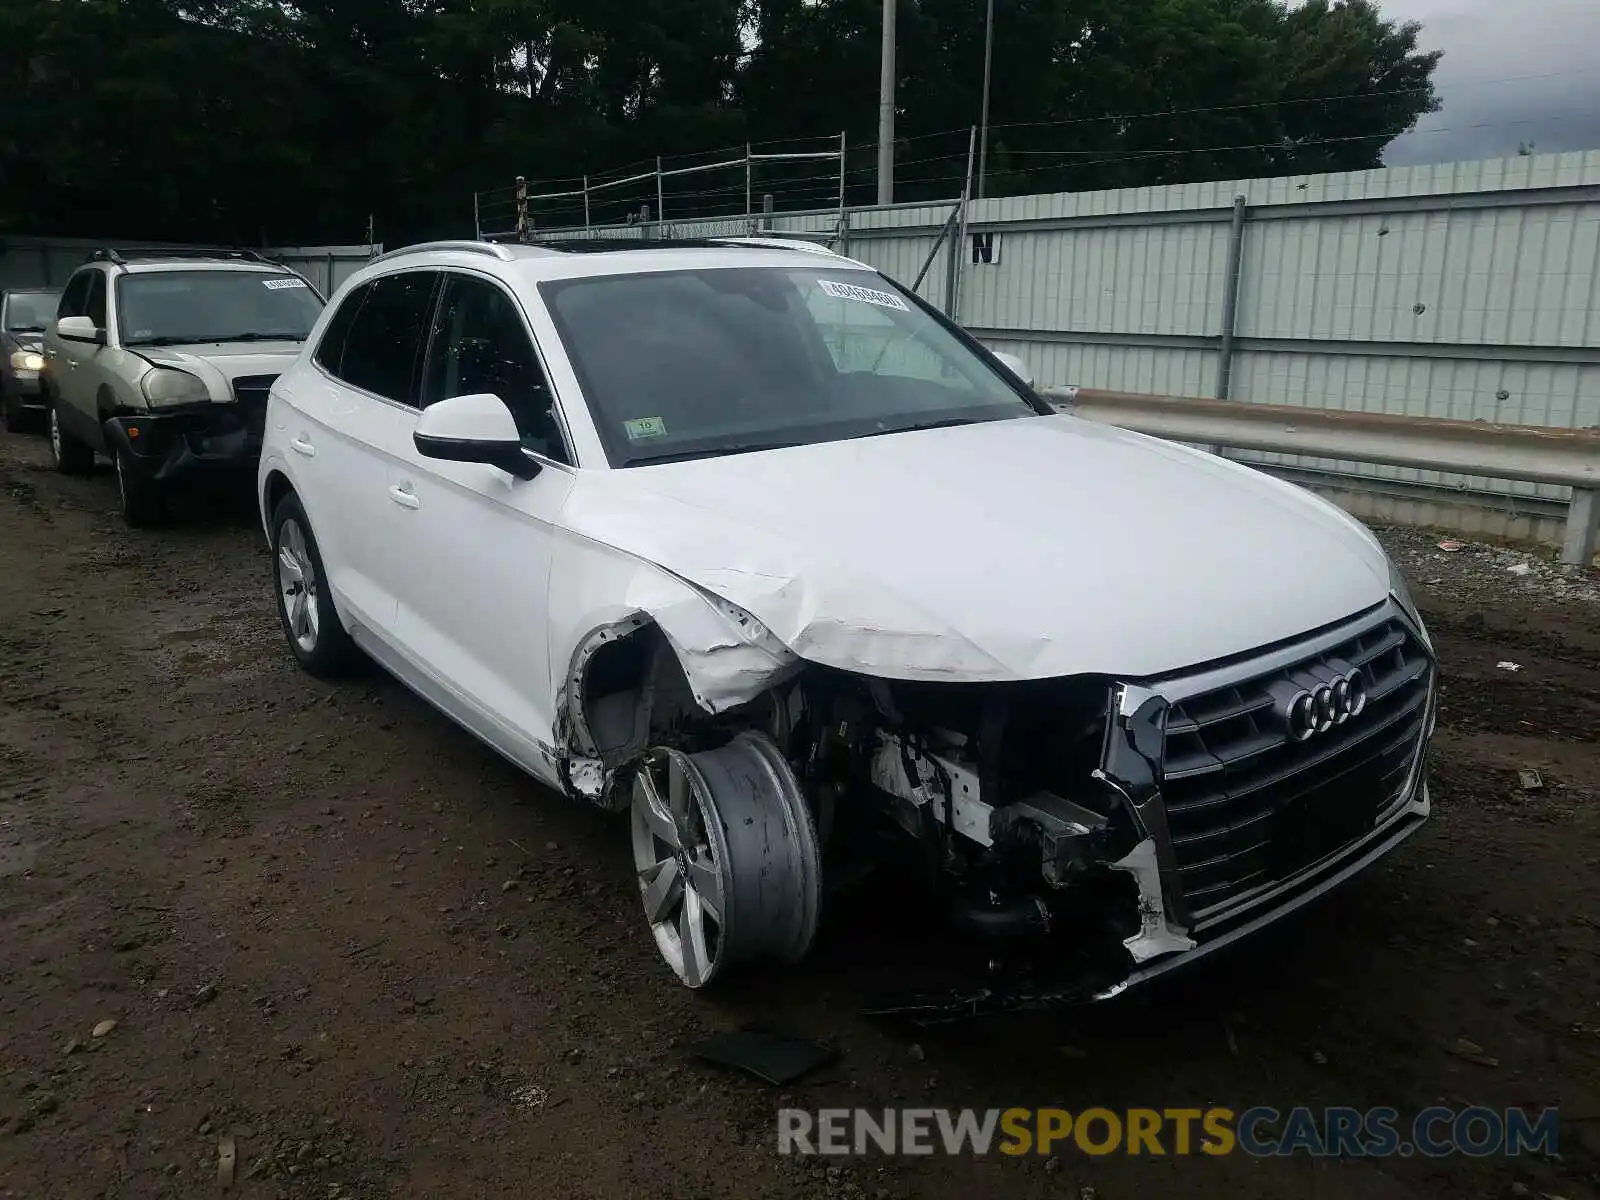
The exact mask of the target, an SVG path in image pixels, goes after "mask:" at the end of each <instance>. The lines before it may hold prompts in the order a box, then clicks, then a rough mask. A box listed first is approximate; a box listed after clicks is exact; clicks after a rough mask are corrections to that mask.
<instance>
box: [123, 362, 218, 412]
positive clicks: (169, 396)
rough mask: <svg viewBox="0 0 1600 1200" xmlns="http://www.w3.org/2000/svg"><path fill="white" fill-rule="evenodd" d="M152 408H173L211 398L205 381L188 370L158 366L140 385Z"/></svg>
mask: <svg viewBox="0 0 1600 1200" xmlns="http://www.w3.org/2000/svg"><path fill="white" fill-rule="evenodd" d="M139 386H140V387H142V388H143V389H144V398H145V399H146V400H148V401H150V407H151V408H173V407H176V406H177V405H179V404H203V403H205V402H206V401H207V400H210V399H211V392H210V390H209V389H207V387H206V385H205V381H204V380H202V379H201V378H200V377H199V376H197V375H191V374H189V372H187V371H174V370H171V369H169V368H167V367H157V368H156V369H155V370H154V371H151V372H150V373H149V374H148V375H146V376H145V377H144V380H143V381H142V382H141V383H140V385H139Z"/></svg>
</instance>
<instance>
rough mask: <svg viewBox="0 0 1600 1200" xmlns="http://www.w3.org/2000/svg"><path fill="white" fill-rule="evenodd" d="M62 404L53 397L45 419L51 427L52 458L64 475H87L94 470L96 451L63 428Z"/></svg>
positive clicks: (57, 468)
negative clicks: (60, 407)
mask: <svg viewBox="0 0 1600 1200" xmlns="http://www.w3.org/2000/svg"><path fill="white" fill-rule="evenodd" d="M60 403H61V402H60V401H59V400H56V399H55V398H54V397H52V398H51V400H50V414H49V416H48V417H46V418H45V419H46V421H47V422H48V424H49V427H50V457H51V459H53V460H54V462H55V464H56V470H58V471H60V472H61V473H62V474H63V475H87V474H88V473H89V472H90V471H92V470H94V450H93V448H92V447H90V446H89V444H88V443H87V442H80V441H79V440H78V439H77V438H75V437H73V436H72V435H71V434H70V433H68V432H67V431H66V430H65V429H63V428H61V413H60V409H59V406H60Z"/></svg>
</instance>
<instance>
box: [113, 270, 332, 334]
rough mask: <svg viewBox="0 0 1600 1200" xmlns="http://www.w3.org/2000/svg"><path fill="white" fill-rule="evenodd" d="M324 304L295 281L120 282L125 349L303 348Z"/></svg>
mask: <svg viewBox="0 0 1600 1200" xmlns="http://www.w3.org/2000/svg"><path fill="white" fill-rule="evenodd" d="M321 312H322V301H321V300H319V299H318V298H317V294H316V292H314V291H312V290H311V288H310V287H309V286H308V285H307V284H306V281H305V280H303V279H301V278H299V277H298V276H295V275H267V274H264V273H262V272H260V271H204V270H201V271H147V272H140V273H137V274H129V275H122V276H120V277H119V278H118V279H117V320H118V324H119V326H120V329H121V335H122V344H123V345H125V346H138V345H146V346H149V345H161V344H166V345H176V344H180V343H184V342H238V341H279V340H287V341H304V340H305V337H306V335H307V334H308V333H310V332H311V326H312V325H313V324H315V322H316V319H317V316H318V314H319V313H321Z"/></svg>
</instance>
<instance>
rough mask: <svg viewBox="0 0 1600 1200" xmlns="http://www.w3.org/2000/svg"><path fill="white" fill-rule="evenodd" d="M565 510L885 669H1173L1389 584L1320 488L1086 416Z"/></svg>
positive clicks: (1340, 611)
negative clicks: (1293, 482)
mask: <svg viewBox="0 0 1600 1200" xmlns="http://www.w3.org/2000/svg"><path fill="white" fill-rule="evenodd" d="M565 523H566V524H567V525H568V526H569V527H570V528H571V529H573V530H574V531H575V532H577V533H579V534H582V535H585V536H588V537H591V538H593V539H595V540H597V541H600V542H603V543H606V544H608V545H611V546H614V547H616V548H618V549H620V550H624V551H626V552H628V553H630V554H633V555H636V556H638V557H640V558H644V559H647V560H649V561H650V562H653V563H655V564H657V565H659V566H661V567H663V568H665V569H666V570H668V571H671V572H672V573H674V574H676V575H678V576H681V577H683V578H685V579H687V580H689V581H690V582H692V583H694V584H697V585H699V586H700V587H702V588H705V589H707V590H708V591H711V592H714V593H715V594H717V595H719V596H721V597H722V598H724V599H725V600H728V601H730V602H732V603H734V604H737V605H739V606H740V607H741V608H744V609H746V610H747V611H748V612H750V613H751V614H752V615H753V616H755V617H756V618H757V619H759V620H760V621H761V622H762V623H763V624H765V625H766V626H767V628H768V629H770V630H771V631H772V633H773V634H774V635H776V636H777V637H778V638H779V639H780V640H782V641H783V642H784V644H785V645H787V646H788V647H789V648H790V649H791V650H793V651H794V652H795V653H796V654H798V655H800V656H801V657H803V658H806V659H809V660H811V661H814V662H819V663H824V664H827V665H830V666H835V667H841V668H844V669H847V670H855V671H861V672H864V673H868V674H875V675H882V676H886V677H890V678H906V679H949V680H954V679H966V680H1009V679H1039V678H1048V677H1052V676H1060V675H1069V674H1080V673H1105V674H1110V675H1116V676H1121V677H1124V678H1138V677H1144V676H1153V675H1159V674H1162V673H1165V672H1168V671H1172V670H1175V669H1178V668H1182V667H1187V666H1192V665H1195V664H1198V663H1201V662H1206V661H1209V660H1212V659H1216V658H1221V657H1224V656H1227V655H1231V654H1237V653H1240V652H1243V651H1247V650H1250V649H1253V648H1255V647H1257V646H1262V645H1266V644H1268V643H1271V642H1275V641H1279V640H1281V639H1284V638H1289V637H1294V636H1296V635H1298V634H1301V633H1305V632H1307V631H1309V630H1311V629H1314V628H1317V627H1318V626H1321V625H1325V624H1329V623H1331V622H1334V621H1337V620H1340V619H1342V618H1344V617H1348V616H1350V615H1351V614H1352V613H1355V612H1358V611H1360V610H1362V609H1364V608H1367V607H1369V606H1371V605H1373V604H1376V603H1378V602H1380V601H1381V600H1383V598H1384V597H1385V596H1386V595H1387V593H1388V590H1389V568H1388V562H1387V559H1386V558H1385V556H1384V553H1383V551H1382V549H1381V548H1380V547H1379V546H1378V544H1377V542H1376V540H1375V539H1373V538H1372V536H1371V535H1370V534H1369V533H1367V532H1366V530H1365V529H1363V528H1362V527H1361V526H1360V525H1358V524H1357V523H1356V522H1355V521H1353V520H1352V519H1351V518H1350V517H1348V516H1347V515H1345V514H1344V513H1343V512H1341V511H1340V510H1338V509H1337V508H1335V507H1333V506H1332V505H1330V504H1328V503H1326V502H1325V501H1322V500H1320V499H1318V498H1317V497H1315V496H1313V495H1311V494H1310V493H1309V492H1306V491H1304V490H1302V489H1300V488H1297V487H1294V486H1293V485H1290V484H1286V483H1283V482H1281V481H1278V480H1275V479H1272V478H1270V477H1269V476H1266V475H1263V474H1261V473H1259V472H1256V471H1252V470H1250V469H1248V468H1245V467H1241V466H1239V465H1238V464H1235V463H1231V462H1228V461H1226V460H1223V459H1220V458H1215V457H1212V456H1210V455H1206V454H1202V453H1199V452H1197V451H1193V450H1189V449H1187V448H1186V447H1182V446H1178V445H1176V444H1173V443H1170V442H1165V441H1161V440H1158V439H1155V438H1149V437H1144V436H1142V435H1140V434H1136V433H1131V432H1128V431H1126V430H1122V429H1118V428H1115V427H1113V426H1109V425H1101V424H1096V423H1094V422H1090V421H1087V420H1083V419H1080V418H1076V417H1071V416H1053V417H1043V416H1041V417H1037V418H1021V419H1017V420H1010V421H999V422H992V423H988V424H982V425H971V426H961V427H957V428H951V429H938V430H926V431H921V432H914V433H903V434H891V435H887V436H882V437H873V438H861V439H857V440H853V441H845V442H831V443H825V444H822V445H816V446H801V447H795V448H793V449H784V450H774V451H767V452H761V453H753V454H737V455H729V456H726V457H723V458H708V459H698V460H693V461H689V462H683V463H670V464H663V465H661V466H657V467H636V468H629V469H626V470H616V471H605V472H582V473H580V479H579V482H578V484H577V486H576V487H575V488H574V489H573V491H572V493H571V494H570V496H569V498H568V503H567V507H566V511H565Z"/></svg>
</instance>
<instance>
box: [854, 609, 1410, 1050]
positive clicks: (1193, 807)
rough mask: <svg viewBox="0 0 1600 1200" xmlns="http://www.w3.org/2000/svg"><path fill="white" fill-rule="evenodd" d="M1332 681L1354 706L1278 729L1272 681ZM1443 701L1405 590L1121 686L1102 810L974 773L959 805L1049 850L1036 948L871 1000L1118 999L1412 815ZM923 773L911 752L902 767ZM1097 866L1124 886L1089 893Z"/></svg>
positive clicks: (934, 1007) (954, 819) (1286, 908)
mask: <svg viewBox="0 0 1600 1200" xmlns="http://www.w3.org/2000/svg"><path fill="white" fill-rule="evenodd" d="M1341 679H1342V680H1346V681H1350V680H1360V681H1361V689H1360V691H1359V692H1352V691H1349V690H1346V691H1344V692H1341V693H1339V695H1340V703H1341V704H1343V715H1342V716H1340V715H1339V714H1338V713H1335V712H1334V711H1332V710H1331V709H1330V711H1329V713H1328V722H1327V724H1326V727H1319V728H1317V729H1315V730H1313V731H1312V732H1311V733H1308V734H1306V735H1305V737H1304V738H1302V739H1300V740H1299V741H1297V742H1291V741H1290V740H1289V739H1288V738H1287V737H1285V736H1284V735H1283V733H1282V727H1281V725H1280V724H1277V723H1276V720H1275V711H1276V710H1275V708H1274V704H1275V701H1274V700H1273V699H1272V697H1274V696H1279V695H1283V696H1286V697H1287V700H1288V701H1289V702H1291V703H1292V702H1293V701H1294V700H1296V699H1298V698H1299V690H1300V689H1301V688H1302V686H1303V687H1307V688H1309V689H1310V690H1311V692H1312V694H1313V696H1316V695H1317V694H1318V688H1319V685H1327V684H1331V683H1333V682H1336V681H1338V680H1341ZM1285 680H1288V681H1293V682H1294V683H1295V688H1292V689H1285V688H1283V687H1281V686H1280V685H1281V684H1282V683H1283V682H1284V681H1285ZM1323 699H1325V700H1327V699H1330V697H1329V696H1324V697H1323ZM1437 701H1438V678H1437V670H1436V666H1435V663H1434V661H1433V657H1432V653H1431V650H1430V648H1429V647H1428V645H1427V642H1426V637H1425V635H1424V634H1423V633H1422V631H1421V630H1420V627H1418V626H1415V625H1414V624H1413V623H1412V621H1411V619H1410V618H1409V616H1408V614H1406V613H1405V612H1404V611H1402V610H1401V609H1400V608H1399V607H1398V606H1396V605H1385V606H1383V607H1382V608H1381V609H1380V610H1378V611H1375V612H1370V613H1367V614H1363V615H1362V616H1360V617H1358V618H1355V619H1353V620H1352V621H1350V622H1347V623H1344V624H1342V625H1341V626H1339V627H1336V628H1333V629H1330V630H1328V631H1325V632H1324V633H1322V634H1320V635H1318V636H1317V637H1315V638H1312V639H1309V640H1307V641H1305V642H1302V643H1299V644H1296V645H1294V646H1290V647H1286V648H1282V649H1279V650H1274V651H1271V652H1269V653H1267V654H1264V655H1261V656H1258V657H1257V658H1255V659H1254V660H1252V661H1250V662H1247V663H1243V664H1236V665H1231V666H1227V667H1225V668H1223V669H1220V670H1213V671H1206V672H1203V673H1199V674H1195V675H1191V676H1189V677H1185V678H1175V679H1166V680H1158V681H1153V682H1150V683H1148V684H1140V685H1134V684H1122V685H1117V686H1116V687H1115V688H1114V689H1113V693H1112V697H1111V701H1110V705H1109V713H1108V721H1107V724H1106V730H1105V741H1104V745H1103V752H1102V754H1101V756H1100V765H1099V767H1098V768H1097V769H1096V770H1095V771H1094V772H1093V776H1094V780H1095V782H1096V783H1097V784H1098V785H1099V786H1101V787H1103V788H1105V789H1107V791H1108V792H1109V793H1110V794H1111V795H1112V796H1114V797H1115V805H1114V807H1113V808H1112V810H1111V811H1112V812H1113V813H1114V817H1113V818H1110V819H1108V820H1106V821H1102V822H1101V823H1100V824H1099V825H1098V826H1096V824H1095V822H1094V818H1093V816H1092V814H1091V813H1089V812H1088V810H1085V809H1082V808H1078V807H1077V806H1076V805H1072V806H1071V808H1070V809H1069V808H1064V807H1062V806H1063V805H1065V804H1067V803H1068V802H1066V801H1060V800H1059V799H1057V800H1056V804H1055V818H1056V819H1055V820H1054V821H1053V822H1047V823H1045V824H1043V825H1040V824H1039V822H1038V820H1037V814H1038V806H1037V804H1035V803H1034V802H1026V803H1025V804H1023V805H1016V804H1010V805H1002V806H1000V807H997V808H995V809H993V810H988V809H987V806H986V805H983V804H981V802H979V801H978V799H977V789H976V788H973V789H971V794H972V796H973V799H972V800H969V801H967V802H966V803H965V805H964V806H963V805H962V804H960V803H957V804H956V805H954V807H953V808H952V810H951V812H950V817H951V825H952V826H953V827H955V828H957V829H960V827H961V826H962V825H963V824H964V825H965V826H966V830H967V831H970V832H969V836H971V833H975V832H977V827H978V826H979V825H981V824H985V823H986V824H987V826H988V828H987V830H986V831H985V832H984V833H979V834H978V840H980V841H984V842H986V843H989V844H998V843H1001V842H1006V843H1015V834H1014V828H1015V823H1016V821H1017V820H1018V816H1019V810H1021V811H1020V819H1021V820H1022V822H1023V827H1024V828H1032V829H1034V830H1035V832H1034V833H1033V835H1032V836H1031V837H1029V838H1026V839H1024V841H1023V842H1022V843H1020V844H1022V845H1026V846H1027V847H1028V850H1029V852H1030V853H1038V852H1040V851H1042V855H1041V857H1040V858H1039V859H1035V861H1036V862H1037V863H1038V865H1039V866H1040V868H1041V869H1040V872H1039V875H1040V879H1041V881H1042V882H1043V883H1044V884H1046V885H1047V886H1046V887H1045V888H1044V889H1043V891H1037V890H1036V891H1034V892H1033V893H1032V894H1033V895H1034V896H1035V897H1037V898H1038V902H1039V904H1040V905H1041V910H1040V911H1041V914H1042V916H1043V921H1042V922H1036V923H1034V927H1035V928H1036V929H1038V930H1039V931H1040V932H1041V933H1042V934H1043V936H1040V937H1037V938H1035V939H1034V942H1033V944H1032V946H1031V947H1030V949H1029V952H1028V953H1026V954H1016V953H1011V952H1009V951H1010V948H1007V949H1006V951H1003V952H1002V953H998V954H994V955H992V956H990V957H989V958H988V961H987V964H986V969H985V970H984V972H983V978H982V980H981V982H976V983H974V984H973V986H972V987H970V988H967V989H958V990H956V991H953V992H948V993H944V994H941V995H931V994H922V995H913V996H905V997H900V998H895V999H891V1000H889V1001H888V1002H886V1003H881V1004H877V1005H874V1006H872V1007H871V1008H870V1010H869V1011H872V1012H874V1013H878V1014H884V1015H888V1014H894V1015H899V1016H902V1017H908V1018H911V1019H913V1020H917V1021H919V1022H922V1023H928V1022H937V1021H945V1020H956V1019H961V1018H966V1017H972V1016H976V1015H982V1014H985V1013H995V1012H1006V1011H1017V1010H1024V1009H1036V1008H1043V1007H1060V1006H1071V1005H1080V1004H1086V1003H1093V1002H1098V1001H1104V1000H1109V999H1112V998H1114V997H1117V996H1120V995H1122V994H1123V993H1125V992H1127V991H1129V990H1130V989H1133V988H1136V987H1139V986H1141V985H1144V984H1146V983H1149V982H1150V981H1152V980H1155V979H1157V978H1160V977H1162V976H1165V975H1168V974H1170V973H1172V972H1174V971H1178V970H1181V969H1183V968H1186V967H1189V966H1193V965H1196V964H1198V963H1199V962H1201V961H1203V960H1204V959H1206V958H1208V957H1210V956H1211V955H1213V954H1215V953H1217V952H1218V951H1220V950H1222V949H1224V948H1226V947H1229V946H1232V945H1233V944H1235V943H1237V942H1239V941H1241V940H1242V939H1244V938H1247V937H1248V936H1249V935H1251V934H1252V933H1255V932H1257V931H1259V930H1261V929H1263V928H1265V927H1266V926H1268V925H1271V924H1273V923H1275V922H1277V921H1280V920H1283V919H1284V918H1286V917H1288V916H1290V915H1291V914H1292V913H1294V912H1296V911H1297V910H1299V909H1301V908H1303V907H1305V906H1306V905H1308V904H1311V903H1312V902H1314V901H1315V900H1317V899H1318V898H1320V897H1322V896H1324V895H1325V894H1327V893H1328V892H1330V891H1332V890H1334V889H1335V888H1337V887H1339V886H1340V885H1342V884H1343V883H1345V882H1346V881H1348V880H1349V879H1351V878H1352V877H1354V876H1355V875H1357V874H1359V873H1360V872H1361V871H1363V870H1364V869H1365V868H1367V867H1369V866H1371V865H1372V864H1373V863H1375V862H1377V861H1378V860H1379V859H1381V858H1383V857H1384V856H1386V855H1387V854H1389V853H1391V852H1392V851H1394V850H1395V849H1396V848H1397V847H1398V846H1399V845H1400V844H1401V843H1402V842H1404V841H1405V840H1406V839H1407V838H1409V837H1410V836H1411V835H1412V834H1414V833H1415V832H1417V830H1418V829H1419V828H1421V826H1422V824H1423V822H1424V821H1425V820H1426V819H1427V817H1428V815H1429V813H1430V806H1431V802H1430V797H1429V792H1428V784H1427V753H1428V746H1429V742H1430V740H1431V737H1432V733H1433V728H1434V723H1435V721H1436V716H1437ZM1369 702H1370V707H1369V706H1368V704H1369ZM940 769H941V771H943V769H944V768H943V766H942V765H941V768H940ZM922 774H923V772H922V770H921V768H920V767H919V766H918V765H917V763H916V762H915V761H913V762H912V763H911V767H910V769H908V770H907V772H906V775H907V776H908V777H912V776H918V775H922ZM954 782H955V784H956V787H954V788H951V789H949V790H951V791H952V792H953V793H955V794H958V795H959V794H963V793H967V792H968V790H969V789H968V788H967V787H966V786H963V784H964V783H965V781H963V780H960V779H955V780H954ZM882 783H883V784H884V785H888V788H889V790H892V791H900V790H901V787H902V786H903V785H901V781H900V780H899V779H898V778H883V780H882ZM963 807H965V808H966V809H967V811H966V812H965V813H963V812H962V811H961V810H962V808H963ZM1102 807H1103V806H1102ZM980 809H982V810H984V811H983V812H981V813H980V812H979V811H978V810H980ZM1075 814H1077V815H1075ZM985 817H987V821H985V820H984V818H985ZM1113 829H1116V830H1117V831H1118V834H1117V836H1116V837H1115V838H1112V839H1110V840H1109V842H1108V839H1107V834H1108V832H1110V831H1111V830H1113ZM1064 866H1065V867H1066V868H1069V869H1068V870H1065V871H1064V870H1063V867H1064ZM1086 868H1087V869H1086ZM1074 871H1075V872H1076V873H1075V874H1074V873H1073V872H1074ZM1088 880H1094V881H1098V882H1099V883H1101V884H1102V885H1104V884H1105V883H1107V882H1108V881H1109V882H1110V883H1111V884H1112V885H1113V886H1114V888H1115V890H1113V891H1109V892H1107V891H1104V890H1102V892H1101V893H1100V894H1099V896H1098V897H1097V898H1096V899H1095V900H1094V901H1092V902H1091V904H1090V906H1089V907H1087V908H1086V907H1085V905H1084V904H1083V903H1082V900H1081V898H1079V896H1078V893H1080V892H1082V891H1083V890H1084V881H1088ZM990 899H991V900H997V899H998V897H994V896H992V895H991V897H990ZM981 903H982V902H981V901H980V906H981ZM1096 906H1098V907H1096ZM1102 913H1103V914H1104V919H1101V920H1093V919H1091V920H1087V921H1086V920H1085V917H1086V915H1087V916H1089V917H1091V918H1094V917H1097V916H1099V915H1100V914H1102ZM968 924H970V922H969V923H968ZM1090 931H1093V936H1092V937H1090V936H1087V935H1088V934H1089V933H1090Z"/></svg>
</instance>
